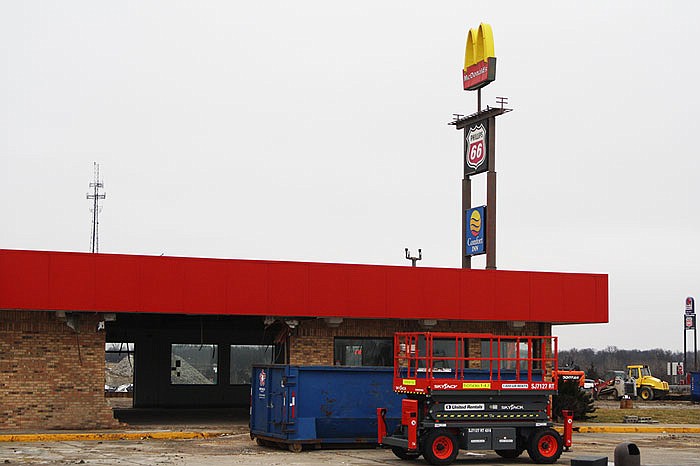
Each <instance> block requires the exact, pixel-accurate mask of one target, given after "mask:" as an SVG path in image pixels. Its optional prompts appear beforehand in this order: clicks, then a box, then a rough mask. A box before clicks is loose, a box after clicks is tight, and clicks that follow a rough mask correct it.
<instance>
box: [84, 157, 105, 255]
mask: <svg viewBox="0 0 700 466" xmlns="http://www.w3.org/2000/svg"><path fill="white" fill-rule="evenodd" d="M93 172H94V173H93V181H92V183H90V188H92V193H90V192H88V193H87V198H88V199H92V208H91V209H90V211H91V212H92V238H91V244H90V252H93V253H95V252H100V233H99V228H100V220H99V213H100V199H105V198H106V197H107V195H106V194H104V193H102V194H100V189H102V188H104V183H102V181H100V165H99V164H98V163H97V162H93Z"/></svg>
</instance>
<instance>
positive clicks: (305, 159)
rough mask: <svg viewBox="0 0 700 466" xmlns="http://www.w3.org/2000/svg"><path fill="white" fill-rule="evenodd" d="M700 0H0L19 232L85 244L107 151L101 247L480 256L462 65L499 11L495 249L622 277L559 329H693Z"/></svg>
mask: <svg viewBox="0 0 700 466" xmlns="http://www.w3.org/2000/svg"><path fill="white" fill-rule="evenodd" d="M699 14H700V6H699V4H698V3H697V2H691V1H687V2H681V1H677V2H658V1H655V2H644V1H631V2H630V1H616V2H608V1H604V2H599V1H586V2H561V1H552V2H539V1H529V2H523V1H512V2H493V1H483V2H475V1H469V2H467V1H443V2H415V1H391V2H390V1H357V2H329V1H315V2H311V1H295V2H288V1H265V2H252V1H250V2H231V1H209V2H194V1H191V2H182V1H179V2H177V1H176V2H173V1H149V2H141V1H138V2H136V1H120V2H95V1H85V2H78V1H61V2H48V1H38V2H24V1H12V2H11V1H6V2H2V3H1V4H0V218H1V219H2V228H0V248H10V249H43V250H60V251H88V250H89V247H90V226H91V223H90V222H91V214H90V212H89V207H90V204H89V202H88V201H87V200H86V199H85V194H86V192H87V190H88V183H89V182H90V181H91V179H92V170H93V165H92V164H93V161H97V162H99V163H100V166H101V172H102V175H103V179H104V183H105V188H106V189H105V191H106V193H107V199H106V201H105V202H104V209H103V211H102V214H101V216H100V250H101V251H102V252H114V253H127V254H155V255H159V254H161V253H165V254H166V255H178V256H201V257H221V258H243V259H275V260H303V261H320V262H351V263H370V264H397V265H408V264H409V263H408V262H407V261H406V260H405V259H404V258H403V254H404V248H405V247H409V248H410V249H411V250H412V251H414V252H415V251H416V250H417V249H418V248H422V249H423V255H424V259H423V261H422V262H420V266H424V267H426V266H430V267H459V266H460V264H461V260H460V253H461V249H460V248H461V246H460V228H461V220H460V218H461V217H460V199H461V194H460V192H461V178H462V175H461V173H462V142H461V135H460V133H458V132H457V131H456V130H455V129H454V128H453V127H451V126H448V125H447V122H448V121H450V120H451V118H452V114H453V113H463V114H464V113H471V112H473V111H474V110H475V107H476V96H475V94H474V93H471V92H465V91H463V90H462V89H461V68H462V66H463V60H464V45H465V40H466V32H467V30H468V29H469V28H470V27H476V26H477V25H478V24H479V23H480V22H482V21H484V22H488V23H490V24H491V25H492V27H493V31H494V38H495V46H496V56H497V57H498V73H497V79H496V81H495V82H494V83H492V84H491V85H489V86H488V87H486V88H485V89H484V93H483V95H484V103H485V104H490V105H495V97H496V96H507V97H508V98H509V104H510V106H511V107H513V108H514V109H515V110H514V111H513V112H512V113H509V114H507V115H504V116H502V117H500V118H499V120H498V135H497V171H498V268H499V269H508V270H538V271H565V272H596V273H606V274H609V285H610V323H609V324H606V325H590V326H566V327H564V326H562V327H557V328H555V333H557V334H558V335H560V337H561V340H560V345H561V346H562V347H563V348H571V347H578V348H583V347H593V348H605V347H606V346H608V345H616V346H618V347H621V348H653V347H662V348H666V349H672V350H680V349H682V347H683V334H682V320H681V319H682V314H683V303H684V298H685V296H687V295H697V297H698V298H700V246H699V245H698V242H699V241H700V234H699V233H700V217H699V216H698V209H697V206H698V199H700V187H698V185H697V183H696V179H697V173H698V169H699V168H700V161H699V159H698V149H697V136H698V131H699V130H700V128H699V127H698V120H697V109H698V108H700V97H699V94H698V82H699V79H698V78H700V73H699V68H698V61H697V56H698V52H697V47H698V44H700V28H699V27H698V25H697V18H698V16H699ZM482 177H483V175H482ZM474 196H475V204H478V203H483V201H484V197H485V189H484V184H483V181H482V180H481V177H479V180H478V181H477V182H476V183H475V187H474ZM474 262H475V268H483V266H484V261H483V257H482V258H479V259H477V260H475V261H474ZM562 312H563V313H565V312H566V309H562ZM688 337H689V338H690V337H691V333H690V332H689V333H688ZM691 346H692V345H691Z"/></svg>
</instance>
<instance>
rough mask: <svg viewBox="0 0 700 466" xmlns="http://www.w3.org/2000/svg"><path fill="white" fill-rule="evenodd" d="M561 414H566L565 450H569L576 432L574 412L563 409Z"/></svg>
mask: <svg viewBox="0 0 700 466" xmlns="http://www.w3.org/2000/svg"><path fill="white" fill-rule="evenodd" d="M561 414H562V416H564V450H566V451H569V448H571V437H572V436H573V433H574V412H573V411H568V410H562V412H561Z"/></svg>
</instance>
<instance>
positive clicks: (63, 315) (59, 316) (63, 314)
mask: <svg viewBox="0 0 700 466" xmlns="http://www.w3.org/2000/svg"><path fill="white" fill-rule="evenodd" d="M56 318H57V319H58V320H66V311H56Z"/></svg>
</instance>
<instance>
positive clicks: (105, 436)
mask: <svg viewBox="0 0 700 466" xmlns="http://www.w3.org/2000/svg"><path fill="white" fill-rule="evenodd" d="M554 429H555V430H556V431H558V432H559V433H560V434H563V432H564V428H563V427H561V426H556V427H555V428H554ZM574 432H575V433H578V434H632V433H659V434H662V433H667V434H700V426H693V427H682V426H639V425H636V426H632V425H627V426H609V425H607V426H590V425H588V426H574ZM227 435H247V433H240V432H238V433H234V432H224V431H210V432H167V431H142V432H84V433H79V432H75V433H43V434H0V443H3V442H70V441H78V442H88V441H114V440H147V439H157V440H189V439H197V438H199V439H207V438H215V437H223V436H227Z"/></svg>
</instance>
